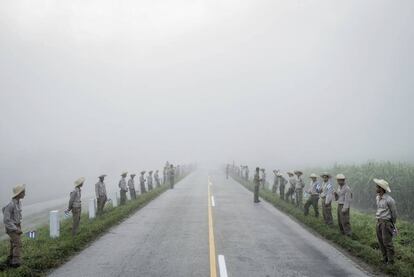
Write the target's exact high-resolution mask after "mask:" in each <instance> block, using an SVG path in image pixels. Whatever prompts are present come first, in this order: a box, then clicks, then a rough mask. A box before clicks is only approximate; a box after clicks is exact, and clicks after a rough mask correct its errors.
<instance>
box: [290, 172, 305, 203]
mask: <svg viewBox="0 0 414 277" xmlns="http://www.w3.org/2000/svg"><path fill="white" fill-rule="evenodd" d="M293 173H295V175H296V185H295V198H296V207H298V208H300V209H302V207H303V188H304V187H305V183H304V182H303V180H302V175H303V172H302V171H300V170H295V172H293Z"/></svg>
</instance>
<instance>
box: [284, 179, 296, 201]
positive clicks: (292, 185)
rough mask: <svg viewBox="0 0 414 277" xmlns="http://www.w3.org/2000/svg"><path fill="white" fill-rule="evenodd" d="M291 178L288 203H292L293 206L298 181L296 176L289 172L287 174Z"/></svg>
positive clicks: (287, 197) (287, 194) (287, 195)
mask: <svg viewBox="0 0 414 277" xmlns="http://www.w3.org/2000/svg"><path fill="white" fill-rule="evenodd" d="M287 174H288V176H289V188H288V191H287V192H286V199H285V200H286V201H288V202H289V200H290V202H291V203H292V204H293V203H294V201H293V194H294V193H295V187H296V179H295V177H294V176H295V175H294V174H293V173H292V172H290V171H289V172H288V173H287Z"/></svg>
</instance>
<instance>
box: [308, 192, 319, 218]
mask: <svg viewBox="0 0 414 277" xmlns="http://www.w3.org/2000/svg"><path fill="white" fill-rule="evenodd" d="M318 202H319V195H311V196H310V197H309V199H308V200H307V201H306V203H305V215H308V214H309V208H310V206H312V207H313V210H314V211H315V216H316V217H318V216H319V206H318Z"/></svg>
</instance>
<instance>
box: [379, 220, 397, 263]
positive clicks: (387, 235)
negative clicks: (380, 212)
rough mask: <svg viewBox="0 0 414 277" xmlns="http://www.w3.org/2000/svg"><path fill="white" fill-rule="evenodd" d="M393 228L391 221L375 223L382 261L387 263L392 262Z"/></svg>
mask: <svg viewBox="0 0 414 277" xmlns="http://www.w3.org/2000/svg"><path fill="white" fill-rule="evenodd" d="M393 229H394V227H393V224H392V222H391V221H386V220H378V222H377V227H376V231H377V238H378V244H379V247H380V249H381V252H382V256H383V257H384V259H385V258H386V259H387V260H388V261H389V262H393V261H394V254H395V252H394V245H393V243H392V231H393Z"/></svg>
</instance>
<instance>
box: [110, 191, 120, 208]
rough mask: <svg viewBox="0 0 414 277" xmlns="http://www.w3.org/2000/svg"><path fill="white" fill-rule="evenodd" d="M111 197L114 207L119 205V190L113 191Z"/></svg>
mask: <svg viewBox="0 0 414 277" xmlns="http://www.w3.org/2000/svg"><path fill="white" fill-rule="evenodd" d="M111 199H112V207H113V208H116V207H118V193H117V192H114V193H112V198H111Z"/></svg>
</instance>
